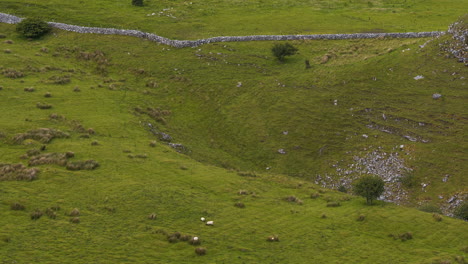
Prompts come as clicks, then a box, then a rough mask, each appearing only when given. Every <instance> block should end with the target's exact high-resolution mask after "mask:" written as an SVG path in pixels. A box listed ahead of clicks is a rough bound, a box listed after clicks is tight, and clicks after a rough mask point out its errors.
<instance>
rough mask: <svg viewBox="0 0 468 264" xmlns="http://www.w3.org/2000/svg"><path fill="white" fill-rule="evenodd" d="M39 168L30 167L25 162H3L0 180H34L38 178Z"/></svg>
mask: <svg viewBox="0 0 468 264" xmlns="http://www.w3.org/2000/svg"><path fill="white" fill-rule="evenodd" d="M38 174H39V169H37V168H28V167H26V166H24V165H23V164H20V163H18V164H1V163H0V181H32V180H35V179H37V176H38Z"/></svg>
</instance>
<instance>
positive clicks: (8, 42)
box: [3, 39, 14, 44]
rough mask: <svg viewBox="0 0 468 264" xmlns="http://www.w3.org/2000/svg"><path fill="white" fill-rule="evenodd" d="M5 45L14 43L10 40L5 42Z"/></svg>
mask: <svg viewBox="0 0 468 264" xmlns="http://www.w3.org/2000/svg"><path fill="white" fill-rule="evenodd" d="M3 43H5V44H13V43H14V42H13V40H11V39H8V40H5V41H3Z"/></svg>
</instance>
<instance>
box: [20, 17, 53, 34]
mask: <svg viewBox="0 0 468 264" xmlns="http://www.w3.org/2000/svg"><path fill="white" fill-rule="evenodd" d="M50 30H51V27H50V25H49V24H47V22H44V21H42V20H40V19H38V18H26V19H23V20H21V22H19V23H18V24H17V25H16V31H17V32H18V33H20V34H21V35H23V36H24V37H27V38H39V37H42V36H43V35H45V34H47V33H49V32H50Z"/></svg>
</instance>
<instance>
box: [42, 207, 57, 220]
mask: <svg viewBox="0 0 468 264" xmlns="http://www.w3.org/2000/svg"><path fill="white" fill-rule="evenodd" d="M45 213H46V215H47V216H48V217H49V218H51V219H55V218H57V213H55V210H53V209H52V208H47V209H46V211H45Z"/></svg>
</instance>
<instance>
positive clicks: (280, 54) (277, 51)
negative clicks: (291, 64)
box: [271, 43, 298, 61]
mask: <svg viewBox="0 0 468 264" xmlns="http://www.w3.org/2000/svg"><path fill="white" fill-rule="evenodd" d="M297 51H298V49H297V48H296V47H294V46H293V45H291V44H289V43H284V44H278V43H277V44H275V45H273V47H272V48H271V52H272V53H273V55H274V56H275V57H276V58H277V59H278V60H279V61H284V57H286V56H291V55H294V54H296V52H297Z"/></svg>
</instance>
